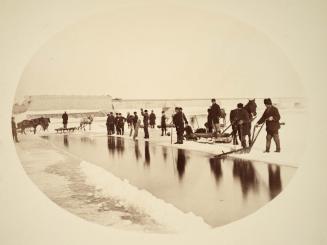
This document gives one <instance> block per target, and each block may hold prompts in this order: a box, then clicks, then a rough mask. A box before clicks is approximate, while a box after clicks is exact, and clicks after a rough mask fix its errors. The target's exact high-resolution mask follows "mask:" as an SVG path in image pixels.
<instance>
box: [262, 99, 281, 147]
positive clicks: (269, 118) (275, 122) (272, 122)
mask: <svg viewBox="0 0 327 245" xmlns="http://www.w3.org/2000/svg"><path fill="white" fill-rule="evenodd" d="M263 102H264V104H265V106H266V110H265V111H264V113H263V115H262V117H261V118H260V119H259V121H258V122H257V125H259V124H262V123H264V122H266V131H267V136H266V150H265V151H264V152H269V151H270V144H271V139H272V138H273V139H274V141H275V144H276V151H275V152H280V139H279V134H278V130H279V129H280V124H279V120H280V115H279V111H278V109H277V108H276V107H275V106H273V105H272V101H271V99H270V98H267V99H264V101H263Z"/></svg>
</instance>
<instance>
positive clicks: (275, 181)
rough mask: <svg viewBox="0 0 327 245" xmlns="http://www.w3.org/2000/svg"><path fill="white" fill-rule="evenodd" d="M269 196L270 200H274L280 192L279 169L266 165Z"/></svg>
mask: <svg viewBox="0 0 327 245" xmlns="http://www.w3.org/2000/svg"><path fill="white" fill-rule="evenodd" d="M268 178H269V194H270V199H273V198H275V197H276V196H277V195H278V194H279V193H280V192H281V190H282V180H281V178H280V167H279V166H276V165H272V164H269V165H268Z"/></svg>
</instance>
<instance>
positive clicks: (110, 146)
mask: <svg viewBox="0 0 327 245" xmlns="http://www.w3.org/2000/svg"><path fill="white" fill-rule="evenodd" d="M107 143H108V151H109V153H112V154H114V153H115V149H116V141H115V137H113V136H108V141H107Z"/></svg>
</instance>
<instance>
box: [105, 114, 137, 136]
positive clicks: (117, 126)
mask: <svg viewBox="0 0 327 245" xmlns="http://www.w3.org/2000/svg"><path fill="white" fill-rule="evenodd" d="M130 120H131V115H127V117H126V118H125V117H123V116H122V114H121V113H116V116H114V114H113V112H110V113H109V114H107V122H106V126H107V134H108V135H112V134H115V133H116V134H117V135H124V131H125V130H124V129H125V122H126V121H128V122H130Z"/></svg>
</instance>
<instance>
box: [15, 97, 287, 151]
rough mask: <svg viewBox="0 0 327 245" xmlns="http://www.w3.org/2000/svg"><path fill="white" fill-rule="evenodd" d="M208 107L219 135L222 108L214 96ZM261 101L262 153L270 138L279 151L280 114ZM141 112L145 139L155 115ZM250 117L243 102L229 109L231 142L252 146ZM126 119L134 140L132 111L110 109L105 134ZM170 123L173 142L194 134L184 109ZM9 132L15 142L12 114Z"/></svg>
mask: <svg viewBox="0 0 327 245" xmlns="http://www.w3.org/2000/svg"><path fill="white" fill-rule="evenodd" d="M211 103H212V105H211V107H210V108H209V109H208V118H207V123H206V127H207V128H208V132H210V133H212V132H213V133H215V134H216V135H218V134H219V133H220V125H219V118H220V117H221V109H220V107H219V105H218V104H217V103H216V100H215V99H212V100H211ZM264 104H265V106H266V109H265V111H264V113H263V115H262V116H261V118H260V119H259V120H258V122H257V124H256V126H258V125H261V124H263V123H266V131H267V135H266V149H265V152H269V151H270V146H271V140H272V139H273V140H274V142H275V144H276V150H275V152H280V151H281V147H280V139H279V133H278V131H279V129H280V123H279V120H280V114H279V111H278V109H277V108H276V107H275V106H273V104H272V101H271V99H270V98H266V99H264ZM141 115H142V116H143V129H144V138H145V139H148V138H149V130H148V128H149V125H150V127H151V128H154V127H155V123H156V115H155V114H154V112H153V110H152V111H151V113H150V114H149V113H148V111H147V110H143V109H141ZM62 119H63V125H64V128H67V123H68V114H67V113H66V112H64V114H63V115H62ZM167 119H168V118H167V117H166V115H165V112H164V111H162V116H161V132H162V133H161V135H162V136H163V135H166V134H167V124H166V121H167ZM252 120H253V117H252V115H251V114H249V112H248V111H247V110H246V109H245V108H244V107H243V104H242V103H238V104H237V108H236V109H234V110H232V111H231V112H230V122H231V126H232V136H233V144H235V145H236V144H238V141H237V135H238V137H239V140H240V141H241V145H242V146H243V147H246V146H247V144H246V139H245V136H246V135H248V136H249V142H248V145H249V146H251V145H252V142H251V137H250V131H251V121H252ZM125 122H127V123H128V127H129V128H130V136H132V131H133V130H134V136H133V138H134V139H135V138H136V137H137V136H138V128H139V126H140V123H141V121H140V119H139V117H138V115H137V112H134V113H133V115H131V114H129V113H128V114H127V117H126V118H125V117H123V116H122V114H121V113H116V116H114V114H113V112H110V113H109V114H108V115H107V121H106V126H107V133H108V135H112V134H115V133H116V134H117V135H123V134H124V127H125ZM172 122H173V124H174V126H175V128H176V133H177V141H176V142H175V144H183V139H184V132H186V136H188V135H189V136H190V135H192V134H193V130H192V128H191V127H190V126H189V125H188V121H187V118H186V116H185V114H184V113H183V109H182V108H181V107H175V113H174V115H173V116H172ZM11 124H12V135H13V138H14V140H15V141H16V142H18V139H17V131H16V123H15V120H14V117H12V121H11Z"/></svg>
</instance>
